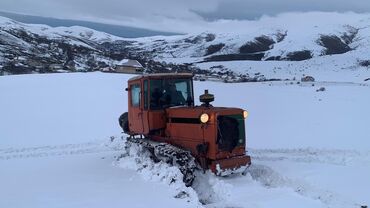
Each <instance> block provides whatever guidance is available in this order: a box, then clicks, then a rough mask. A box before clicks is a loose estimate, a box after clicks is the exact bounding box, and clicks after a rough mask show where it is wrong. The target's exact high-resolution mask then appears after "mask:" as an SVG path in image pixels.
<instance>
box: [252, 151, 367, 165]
mask: <svg viewBox="0 0 370 208" xmlns="http://www.w3.org/2000/svg"><path fill="white" fill-rule="evenodd" d="M250 154H251V156H252V157H253V159H254V160H260V161H280V160H287V161H294V162H305V163H324V164H333V165H348V164H352V163H358V162H360V163H369V162H370V152H360V151H354V150H325V149H313V148H302V149H250Z"/></svg>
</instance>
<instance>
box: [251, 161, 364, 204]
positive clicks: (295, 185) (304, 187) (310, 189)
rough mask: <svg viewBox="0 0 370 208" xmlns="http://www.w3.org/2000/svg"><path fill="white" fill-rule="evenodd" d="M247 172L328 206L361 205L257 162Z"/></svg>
mask: <svg viewBox="0 0 370 208" xmlns="http://www.w3.org/2000/svg"><path fill="white" fill-rule="evenodd" d="M247 174H250V175H251V177H252V178H253V179H254V180H256V181H258V182H260V183H261V184H262V185H263V186H265V187H268V188H278V187H288V188H291V189H293V190H294V191H295V192H296V193H298V194H300V195H302V196H304V197H309V198H312V199H315V200H320V201H321V202H322V203H323V204H325V205H326V206H327V207H331V208H338V207H349V208H350V207H353V208H355V207H356V208H358V207H361V205H360V204H358V203H355V202H353V201H351V200H349V199H346V198H345V197H344V196H341V195H339V194H337V193H334V192H332V191H328V190H324V189H320V188H319V187H315V186H312V185H310V184H308V183H306V182H305V181H303V180H293V179H289V178H287V177H284V176H282V175H280V174H279V173H277V172H276V171H274V170H273V169H272V168H270V167H268V166H264V165H256V164H254V165H251V166H250V168H249V169H248V171H247Z"/></svg>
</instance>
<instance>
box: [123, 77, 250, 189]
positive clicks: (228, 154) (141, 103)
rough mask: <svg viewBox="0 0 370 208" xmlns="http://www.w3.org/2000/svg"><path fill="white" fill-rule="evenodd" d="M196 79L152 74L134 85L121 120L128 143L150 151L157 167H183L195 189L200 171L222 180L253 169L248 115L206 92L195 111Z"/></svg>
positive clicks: (130, 83)
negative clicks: (161, 163)
mask: <svg viewBox="0 0 370 208" xmlns="http://www.w3.org/2000/svg"><path fill="white" fill-rule="evenodd" d="M192 78H193V75H192V74H189V73H171V74H148V75H141V76H136V77H133V78H131V79H129V80H128V87H127V88H126V91H128V112H126V113H123V114H122V115H121V116H120V118H119V124H120V126H121V127H122V129H123V131H124V132H125V133H126V134H128V135H129V137H128V138H127V141H128V142H130V143H137V144H140V145H142V146H143V147H145V148H147V149H148V150H149V151H150V153H151V154H152V158H153V159H154V160H155V161H160V160H164V161H166V162H168V163H171V164H172V165H176V166H178V167H179V169H180V171H181V172H182V174H183V175H184V177H183V181H184V182H185V184H186V185H187V186H191V185H192V182H193V180H194V178H195V173H194V171H195V169H196V168H197V167H198V168H201V169H203V170H207V169H210V170H211V171H212V172H214V173H215V174H216V175H224V174H229V173H232V172H233V171H235V170H238V169H239V170H240V168H241V167H245V166H249V165H250V164H251V158H250V156H248V155H246V138H245V125H244V121H245V119H246V117H247V115H248V113H247V111H244V110H242V109H239V108H226V107H214V106H212V105H211V104H210V103H211V102H212V101H214V96H213V95H212V94H209V93H208V90H205V93H204V94H202V95H200V97H199V98H200V102H201V103H202V104H201V105H200V106H195V105H194V90H193V80H192Z"/></svg>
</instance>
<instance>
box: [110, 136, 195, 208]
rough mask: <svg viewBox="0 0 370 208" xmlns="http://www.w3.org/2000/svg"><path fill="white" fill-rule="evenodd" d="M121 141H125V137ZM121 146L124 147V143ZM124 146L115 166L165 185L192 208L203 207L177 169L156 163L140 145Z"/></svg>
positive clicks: (163, 163) (162, 163)
mask: <svg viewBox="0 0 370 208" xmlns="http://www.w3.org/2000/svg"><path fill="white" fill-rule="evenodd" d="M121 139H122V140H123V141H125V139H124V136H122V137H121ZM120 144H121V145H122V142H121V143H120ZM124 145H125V147H124V152H123V154H122V155H121V156H120V157H119V158H118V159H117V161H115V162H114V165H116V166H118V167H120V168H124V169H131V170H135V171H137V172H138V173H139V174H140V175H141V177H142V178H143V179H144V180H147V181H155V182H161V183H164V184H166V185H168V188H169V189H170V190H171V191H172V192H173V193H174V195H173V197H174V198H178V199H181V200H186V201H187V202H188V203H189V206H191V207H201V204H200V202H199V198H198V195H197V193H196V192H195V191H194V189H192V188H191V187H186V186H185V184H184V182H183V181H182V178H183V174H182V173H181V171H180V170H179V169H178V168H177V167H175V166H171V165H169V164H167V163H165V162H162V161H160V162H158V163H155V162H154V161H153V160H152V159H151V156H150V153H149V151H148V150H147V149H145V148H143V147H142V146H140V145H138V144H132V143H126V144H124Z"/></svg>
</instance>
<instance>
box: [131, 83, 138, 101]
mask: <svg viewBox="0 0 370 208" xmlns="http://www.w3.org/2000/svg"><path fill="white" fill-rule="evenodd" d="M130 88H131V106H133V107H138V106H139V105H140V85H139V84H134V85H131V87H130Z"/></svg>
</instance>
